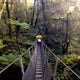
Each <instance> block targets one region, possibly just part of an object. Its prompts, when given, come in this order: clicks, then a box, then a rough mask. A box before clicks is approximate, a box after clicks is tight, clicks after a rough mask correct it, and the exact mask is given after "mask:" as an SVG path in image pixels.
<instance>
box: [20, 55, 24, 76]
mask: <svg viewBox="0 0 80 80" xmlns="http://www.w3.org/2000/svg"><path fill="white" fill-rule="evenodd" d="M19 61H20V66H21V72H22V75H23V74H24V66H23V62H22V57H21V55H20V59H19Z"/></svg>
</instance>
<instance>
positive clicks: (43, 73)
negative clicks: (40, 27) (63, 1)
mask: <svg viewBox="0 0 80 80" xmlns="http://www.w3.org/2000/svg"><path fill="white" fill-rule="evenodd" d="M33 49H34V50H33ZM31 51H32V53H33V54H31ZM46 51H47V53H46ZM28 52H29V57H30V63H29V64H28V67H27V68H26V70H25V72H24V65H23V60H22V56H24V55H26V54H23V55H20V57H19V58H17V59H16V60H14V61H13V62H12V63H10V64H9V65H8V66H6V67H5V68H4V69H3V70H1V71H0V74H2V73H3V72H4V71H5V70H7V69H8V68H9V67H10V66H11V65H13V64H14V63H15V62H16V61H18V60H20V64H21V71H22V80H60V79H57V78H56V73H57V69H58V63H59V62H61V63H62V65H64V66H65V68H67V69H68V71H70V72H71V73H72V74H74V75H75V76H76V77H77V78H78V80H80V76H79V75H78V74H76V73H75V72H74V71H73V70H72V69H71V68H70V67H69V66H67V65H66V64H65V63H64V62H63V61H62V60H61V59H60V58H59V57H58V56H56V55H55V54H54V53H53V52H52V51H51V50H50V49H49V48H48V46H47V45H46V44H45V43H44V42H43V41H42V40H41V41H40V42H38V41H37V40H36V41H35V44H34V45H32V46H31V47H30V48H28ZM50 55H52V56H54V59H55V64H54V65H53V66H54V71H52V70H51V68H50V66H49V56H50Z"/></svg>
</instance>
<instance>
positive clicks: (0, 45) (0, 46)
mask: <svg viewBox="0 0 80 80" xmlns="http://www.w3.org/2000/svg"><path fill="white" fill-rule="evenodd" d="M5 46H7V45H4V44H3V41H2V40H1V39H0V49H2V48H4V47H5Z"/></svg>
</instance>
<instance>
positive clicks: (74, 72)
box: [43, 42, 80, 79]
mask: <svg viewBox="0 0 80 80" xmlns="http://www.w3.org/2000/svg"><path fill="white" fill-rule="evenodd" d="M43 43H44V42H43ZM44 45H45V47H46V48H47V49H48V50H49V52H50V53H51V54H52V55H54V57H56V59H57V60H59V61H60V62H61V63H62V64H63V65H64V66H65V67H66V68H67V69H69V70H70V71H71V72H72V73H73V74H74V75H76V77H78V78H79V79H80V76H79V75H78V74H77V73H75V72H74V71H73V70H72V69H71V68H70V67H69V66H67V65H66V64H65V63H64V62H63V61H62V60H61V59H60V58H59V57H57V56H56V55H55V54H54V53H53V52H52V51H51V50H50V49H49V48H48V46H47V45H46V44H45V43H44Z"/></svg>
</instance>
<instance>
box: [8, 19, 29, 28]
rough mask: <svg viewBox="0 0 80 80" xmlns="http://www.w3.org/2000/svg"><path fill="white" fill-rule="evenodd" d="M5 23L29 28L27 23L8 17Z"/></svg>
mask: <svg viewBox="0 0 80 80" xmlns="http://www.w3.org/2000/svg"><path fill="white" fill-rule="evenodd" d="M7 23H8V24H11V25H13V26H20V27H21V28H24V29H29V26H30V25H29V24H27V23H20V22H19V21H17V20H15V21H14V20H12V19H9V20H8V21H7Z"/></svg>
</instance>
